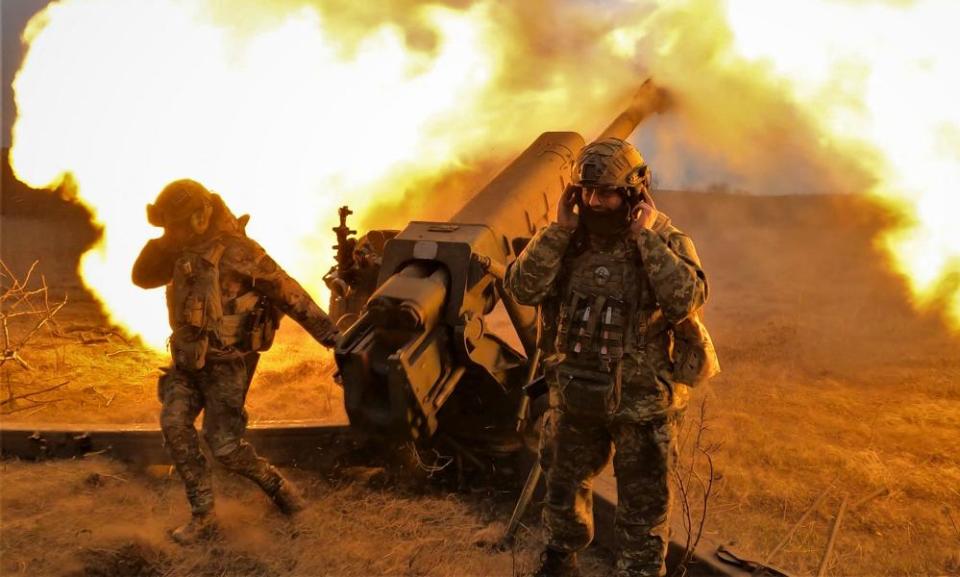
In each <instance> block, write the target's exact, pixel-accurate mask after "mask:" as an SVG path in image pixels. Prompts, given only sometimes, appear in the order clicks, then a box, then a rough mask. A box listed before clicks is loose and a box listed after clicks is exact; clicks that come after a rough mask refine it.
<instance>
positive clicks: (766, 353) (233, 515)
mask: <svg viewBox="0 0 960 577" xmlns="http://www.w3.org/2000/svg"><path fill="white" fill-rule="evenodd" d="M6 184H8V181H7V180H6V179H5V185H6ZM13 193H14V194H18V195H29V194H34V193H30V192H29V191H23V190H14V191H13ZM10 198H11V192H10V187H9V186H5V189H4V202H3V205H2V208H3V217H2V218H3V220H2V224H3V226H2V231H0V235H2V236H0V242H2V245H0V248H2V251H0V252H2V257H3V259H4V260H5V261H6V262H8V263H10V264H12V266H15V267H19V268H21V269H22V268H23V267H24V266H28V265H29V263H30V262H32V261H33V260H34V259H38V258H39V259H40V260H41V265H42V266H43V269H44V271H45V272H46V274H47V277H48V281H49V282H50V283H51V285H52V286H55V287H57V288H59V289H66V290H68V291H70V292H71V294H72V297H75V298H72V301H71V304H70V305H69V306H68V307H67V308H66V309H64V311H63V313H62V314H63V319H62V323H63V324H65V325H70V324H96V323H102V322H103V317H102V315H101V314H100V313H99V310H98V307H97V305H96V304H95V303H93V302H91V301H89V299H87V300H84V298H83V295H84V294H85V293H84V291H83V290H82V287H80V285H79V283H78V281H77V279H76V274H75V272H74V269H75V265H76V262H77V257H78V256H79V254H80V250H81V249H82V247H83V246H85V244H88V243H89V242H92V240H93V239H94V238H95V231H93V230H92V229H91V228H90V226H89V225H87V224H85V223H86V220H85V217H83V212H82V210H80V209H78V208H76V207H73V208H71V207H70V206H69V205H66V204H64V203H63V202H61V201H50V204H49V206H50V207H52V208H50V209H49V210H46V209H44V210H40V211H37V210H36V207H35V206H34V205H33V204H31V202H33V201H32V200H30V199H32V198H33V197H32V196H26V197H25V198H27V199H28V200H29V202H27V201H25V202H24V203H22V204H23V206H20V207H17V205H16V203H11V202H9V199H10ZM43 202H47V201H43ZM658 204H659V206H660V208H661V209H663V210H665V211H666V212H668V213H669V214H670V215H671V216H672V217H673V218H674V221H675V223H676V224H677V225H678V226H680V227H681V228H683V229H684V230H685V231H687V232H688V233H689V234H690V235H691V236H692V237H693V238H694V240H695V241H696V243H697V247H698V250H699V251H700V254H701V257H702V260H703V262H704V266H705V268H706V270H707V272H708V274H709V276H710V280H711V283H712V284H711V299H710V303H709V304H708V307H707V312H706V321H707V323H708V326H709V327H710V330H711V332H712V334H713V336H714V338H715V340H716V342H717V347H718V351H719V353H720V357H721V362H722V364H723V369H724V371H723V373H722V374H721V375H720V376H719V377H717V378H716V379H715V380H714V381H713V382H712V383H710V384H709V385H707V386H705V387H703V388H701V389H699V390H697V391H696V394H695V399H694V403H695V405H698V404H699V403H700V402H701V401H703V400H704V399H705V400H706V403H707V405H706V407H707V420H708V427H709V430H708V432H707V435H708V438H709V439H710V440H711V441H712V442H715V443H717V444H719V447H718V448H716V449H715V450H714V452H713V458H714V460H715V462H716V467H717V480H716V484H715V490H716V492H715V495H714V497H713V498H712V499H711V500H710V503H709V517H708V522H707V531H708V533H709V534H710V535H711V536H712V537H714V538H716V539H718V540H721V541H724V542H727V543H734V544H735V545H734V546H735V547H736V549H737V550H738V551H740V552H742V553H744V554H746V555H749V556H752V557H755V558H762V557H764V556H765V555H766V554H767V553H769V552H770V551H771V550H772V549H773V548H774V546H775V545H776V544H777V543H778V542H779V541H780V540H781V539H782V538H783V537H784V536H785V535H786V534H787V531H788V530H789V528H790V527H791V526H792V525H793V523H794V522H795V521H796V520H797V519H798V518H800V516H801V515H802V513H803V512H804V511H805V510H806V509H807V508H808V507H809V506H810V505H811V503H813V502H814V501H815V500H816V499H817V497H818V496H819V495H820V494H821V493H822V492H823V491H824V490H826V489H827V488H828V487H829V488H830V490H829V493H828V494H827V497H826V498H825V499H824V500H823V501H822V503H821V506H820V507H819V508H818V509H817V511H815V512H814V513H813V514H812V515H810V516H809V518H808V519H807V521H805V522H804V523H803V524H802V525H801V526H800V527H799V529H798V530H797V531H796V533H795V534H794V536H793V537H792V538H791V540H790V541H789V542H788V543H787V544H786V545H785V546H784V547H783V548H782V550H781V552H780V553H779V554H778V555H777V556H776V557H775V558H774V563H775V564H777V565H779V566H781V567H784V568H786V569H789V570H791V571H794V572H796V573H798V574H807V573H814V572H815V571H816V569H817V566H818V565H819V562H820V557H821V555H822V552H823V550H824V548H825V546H826V541H827V534H828V531H829V525H830V522H831V520H832V518H833V515H834V514H835V512H836V511H837V509H838V508H839V506H840V502H841V501H842V500H843V498H844V497H845V496H847V497H848V499H849V500H848V502H849V503H854V502H857V501H859V500H860V499H861V498H862V497H865V496H870V495H875V496H874V497H873V498H872V499H870V500H868V501H866V502H865V503H863V504H862V505H860V506H858V507H857V508H856V509H854V510H852V511H850V512H848V514H847V515H846V517H845V520H844V523H843V527H842V529H841V531H840V533H839V537H838V541H837V544H836V547H835V554H834V556H833V558H832V561H831V563H830V573H831V574H835V575H943V574H960V528H958V527H960V490H958V487H960V357H958V356H957V354H956V350H957V344H958V340H957V337H956V335H955V333H954V332H952V331H951V330H950V329H949V328H947V327H945V326H944V324H943V322H942V321H941V317H940V316H939V315H938V314H936V312H935V311H929V312H917V311H916V310H915V309H914V308H913V307H912V306H911V304H910V299H909V296H908V293H907V290H906V286H905V284H904V282H903V281H902V280H901V279H900V278H899V277H898V276H897V275H895V274H894V273H892V272H890V268H889V266H888V265H887V264H886V261H885V259H884V257H883V255H882V254H881V253H880V252H878V251H877V250H876V249H875V248H874V239H875V237H876V235H877V233H878V232H879V231H880V230H882V229H883V228H884V227H885V226H888V225H889V224H890V223H891V218H890V216H889V215H887V214H886V213H884V211H882V210H880V209H878V208H877V207H875V206H873V205H871V204H870V203H868V202H867V201H865V200H864V199H862V198H858V197H853V196H839V195H838V196H817V197H808V196H793V197H757V196H745V195H735V194H724V193H702V194H701V193H666V192H665V193H661V194H660V195H659V196H658ZM11 206H14V207H15V208H14V209H11V208H10V207H11ZM78 338H79V337H78V336H77V335H75V334H74V335H73V337H72V338H70V339H64V338H55V337H53V336H49V335H47V336H44V337H43V339H42V340H41V341H40V342H38V343H37V345H36V347H35V348H34V349H33V350H31V351H30V353H31V355H32V356H31V358H32V359H33V360H34V362H35V364H36V365H37V366H38V367H39V371H40V373H42V374H43V375H44V376H45V377H47V376H48V377H50V378H51V379H54V378H59V377H61V376H64V377H65V378H69V379H71V381H70V382H69V383H68V384H67V385H65V386H64V387H63V388H61V389H58V390H57V391H56V392H55V393H51V394H49V395H45V396H40V397H38V398H39V399H41V400H47V399H59V400H57V401H56V402H52V403H49V404H43V405H35V404H24V403H21V404H20V405H18V406H17V408H18V409H23V410H18V411H17V412H15V413H12V414H9V415H6V416H4V417H3V419H4V420H5V421H7V422H13V421H19V422H23V421H29V422H79V421H82V422H154V420H155V418H156V412H157V409H158V405H157V402H156V400H155V395H154V386H155V384H154V383H155V377H156V368H155V367H157V366H159V365H160V364H162V363H163V359H162V357H160V356H158V355H156V354H155V353H152V352H150V351H148V350H145V349H141V348H139V347H137V346H136V345H135V344H134V345H129V344H127V343H124V342H122V341H121V340H120V339H119V337H116V336H112V335H111V336H109V337H108V338H107V342H101V343H94V344H87V345H83V344H80V342H79V340H78ZM276 346H277V347H278V350H277V351H271V352H270V353H268V354H267V355H266V356H265V358H264V363H263V365H262V370H261V372H260V373H259V375H258V377H257V379H256V381H255V382H254V385H253V388H252V391H251V396H250V402H249V410H250V413H251V417H252V419H306V418H318V417H329V418H331V419H337V418H342V408H341V405H340V403H341V399H340V396H339V390H338V389H337V388H336V387H335V386H333V385H332V384H331V383H330V382H329V375H330V373H331V372H332V364H331V359H330V358H329V356H326V355H325V353H323V352H322V351H321V350H320V349H319V348H317V347H315V346H314V345H312V344H311V343H310V342H309V340H308V339H307V337H306V336H305V335H304V334H303V333H302V332H301V331H299V330H298V329H296V328H294V327H289V326H288V327H286V328H285V329H284V331H283V333H282V334H281V335H280V338H279V342H278V344H277V345H276ZM119 350H125V351H127V352H124V353H119V354H113V353H116V352H117V351H119ZM111 354H112V356H108V355H111ZM13 376H14V378H15V382H16V383H17V386H18V387H21V389H23V390H28V389H29V388H30V387H31V386H39V385H37V384H36V383H32V382H31V381H30V378H29V377H26V376H24V375H21V374H16V375H13ZM7 378H9V375H8V377H7ZM8 382H9V381H8ZM18 390H20V389H18ZM6 394H7V393H6V392H4V394H3V395H4V397H6ZM7 409H9V407H7ZM692 413H693V412H692ZM688 420H689V419H688ZM291 474H292V475H293V476H295V477H296V478H297V480H298V481H300V482H301V484H303V485H304V486H306V487H307V488H308V493H309V497H310V500H311V502H312V503H313V507H312V508H311V510H310V512H309V513H308V514H307V515H306V516H305V518H304V519H303V520H302V521H300V522H298V523H297V525H296V526H292V525H290V524H288V523H287V522H286V521H285V520H283V519H282V518H280V517H279V516H278V515H276V514H275V513H273V511H271V510H270V508H269V506H268V503H267V502H266V500H265V499H263V498H262V497H261V496H259V495H258V494H257V493H256V491H255V490H254V489H253V488H251V487H250V486H249V485H248V484H246V483H243V482H241V481H239V480H237V479H234V478H232V477H229V476H227V475H220V476H219V477H218V491H219V492H220V493H221V494H222V495H223V498H222V499H221V505H223V506H222V507H221V509H222V515H223V519H224V523H225V525H226V527H227V531H226V538H225V540H224V541H223V542H221V543H220V544H218V545H217V546H216V547H215V548H213V549H209V550H202V549H189V550H186V551H183V550H180V549H179V548H176V547H175V546H173V545H172V544H171V543H170V542H169V541H168V540H167V539H166V537H165V533H164V532H165V530H166V529H167V528H169V527H171V526H173V525H174V524H175V523H177V522H178V521H180V520H182V519H183V518H184V517H185V516H186V505H185V502H184V499H183V497H182V493H181V489H180V486H179V483H178V482H177V480H176V479H175V478H172V477H171V476H170V474H169V471H168V470H166V469H164V470H162V471H157V470H146V471H140V470H133V469H130V468H129V467H126V466H124V465H121V464H118V463H114V462H110V461H107V460H104V459H99V458H97V459H85V460H82V461H75V462H66V463H40V464H31V463H19V462H15V461H6V462H4V463H3V472H2V476H0V484H2V487H0V488H2V495H0V521H2V523H0V545H2V552H3V554H2V556H3V559H2V562H0V571H2V573H3V574H10V575H15V574H25V575H47V574H49V575H64V574H88V575H120V574H140V575H180V574H199V575H224V574H228V575H230V574H254V575H273V574H280V575H313V574H330V575H367V574H405V575H421V574H422V575H427V574H433V575H454V574H456V575H461V574H462V575H480V574H483V575H487V574H490V575H494V574H495V575H519V574H524V573H525V572H528V571H529V570H530V568H531V567H532V566H533V564H534V562H535V557H536V551H537V548H538V545H537V543H536V537H535V534H534V533H525V540H524V541H523V543H522V544H521V547H520V548H519V550H518V552H517V553H516V554H512V553H511V552H495V551H492V550H491V549H490V548H488V547H485V546H483V543H486V542H489V541H490V540H491V537H490V536H491V535H492V534H496V533H497V532H498V531H499V530H502V526H503V523H504V522H505V520H506V518H507V516H508V514H509V498H510V497H509V496H508V497H503V496H498V495H497V494H496V493H497V490H493V489H489V488H487V489H476V490H474V491H466V492H456V491H452V490H450V489H449V488H448V487H446V486H444V485H428V486H427V487H428V488H426V489H424V488H419V489H418V488H414V487H411V486H407V487H406V488H404V486H397V485H396V484H395V483H393V482H389V483H384V481H383V480H382V476H383V474H384V473H383V472H381V471H379V470H364V469H358V470H351V472H350V473H344V472H342V471H341V472H339V473H336V474H334V475H332V476H331V474H326V473H323V474H321V473H317V472H307V471H292V472H291ZM91 479H94V480H91ZM401 485H402V484H401ZM878 492H880V493H878ZM530 521H531V523H532V524H535V514H534V515H531V518H530ZM606 559H607V558H606V554H605V553H604V552H603V551H600V550H597V551H595V552H594V553H591V555H590V556H588V559H587V562H588V567H587V571H586V574H587V575H603V574H606V573H607V572H608V570H609V569H608V567H609V566H608V565H606V562H607V561H606Z"/></svg>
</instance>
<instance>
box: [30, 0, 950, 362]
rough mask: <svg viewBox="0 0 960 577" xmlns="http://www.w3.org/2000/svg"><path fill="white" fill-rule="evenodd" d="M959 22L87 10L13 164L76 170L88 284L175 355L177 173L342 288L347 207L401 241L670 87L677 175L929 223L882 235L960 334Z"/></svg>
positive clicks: (881, 10) (35, 25)
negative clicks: (529, 147) (418, 224)
mask: <svg viewBox="0 0 960 577" xmlns="http://www.w3.org/2000/svg"><path fill="white" fill-rule="evenodd" d="M335 9H336V11H335ZM381 11H382V12H384V14H382V15H378V14H376V13H377V12H381ZM956 12H957V10H956V8H955V7H954V6H953V3H952V2H951V1H950V0H917V1H915V2H899V1H892V0H891V2H889V3H888V4H864V3H853V2H846V1H842V0H834V1H828V0H809V1H806V2H803V3H789V4H783V3H775V2H759V1H751V0H728V1H727V2H725V3H717V2H714V1H713V0H686V1H681V2H667V1H665V0H663V1H660V2H627V1H623V2H615V1H613V0H611V1H610V2H608V3H602V4H601V3H597V2H587V1H579V0H565V1H560V0H558V1H557V2H555V3H553V4H544V3H529V4H528V3H517V4H516V5H514V6H504V5H503V4H502V3H498V2H495V1H493V0H482V1H479V2H475V3H473V4H471V5H470V6H469V7H466V8H451V7H446V6H443V5H440V4H424V5H415V4H414V3H413V2H412V1H410V2H401V3H399V4H396V5H394V4H391V5H390V6H386V7H383V8H382V9H380V8H378V9H375V10H371V9H369V8H364V7H363V6H359V5H357V4H352V3H350V2H327V3H324V4H323V7H317V6H314V5H313V4H312V3H310V1H309V0H289V1H287V2H283V3H269V4H256V3H253V2H249V1H248V2H237V3H231V9H230V11H229V13H227V11H225V10H223V9H222V7H220V6H219V4H218V3H216V2H213V1H212V0H202V1H197V2H186V1H184V0H144V1H142V2H136V3H130V2H125V1H124V0H62V1H60V2H58V3H56V4H52V5H51V6H49V7H48V8H47V9H46V10H44V12H43V13H41V14H40V15H38V17H36V18H35V19H34V20H33V21H31V24H30V26H29V27H28V30H27V32H26V34H25V39H26V40H27V42H28V43H29V51H28V53H27V56H26V58H25V61H24V63H23V65H22V68H21V70H20V71H19V73H18V75H17V77H16V80H15V83H14V89H15V95H16V101H17V106H18V119H17V122H16V124H15V126H14V143H13V149H12V151H11V163H12V165H13V168H14V170H15V172H16V174H17V176H18V177H19V178H20V179H21V180H23V181H25V182H27V183H28V184H31V185H33V186H43V185H47V184H50V183H53V182H56V181H57V180H59V179H60V178H62V176H63V175H64V174H65V173H67V172H69V173H72V175H73V176H74V178H75V180H76V182H77V184H78V186H79V194H80V198H81V200H82V201H83V202H84V203H85V204H86V205H87V206H88V207H89V208H90V209H91V210H92V212H93V213H94V215H95V219H96V220H97V222H98V223H99V224H102V225H103V226H104V230H105V233H104V238H103V240H102V242H101V243H100V244H99V245H98V247H96V249H94V250H93V251H91V252H90V253H88V254H86V255H85V256H84V258H83V260H82V262H81V274H82V277H83V279H84V282H85V283H86V284H87V286H89V287H90V288H91V289H92V290H93V292H94V293H95V294H96V295H98V297H99V298H100V299H101V300H102V301H103V302H104V303H107V306H108V308H109V310H110V312H111V315H112V317H113V319H114V321H116V322H118V323H121V324H123V325H125V326H127V327H128V328H130V329H131V330H132V331H133V332H135V333H138V334H141V335H143V336H144V337H145V338H146V339H147V340H148V341H149V342H151V343H154V344H156V345H158V346H159V345H160V343H162V341H163V338H164V337H165V335H166V333H167V329H166V320H165V313H164V306H163V304H162V302H161V297H160V295H159V294H157V291H153V292H145V291H140V290H138V289H136V288H135V287H133V286H132V285H131V283H130V282H129V270H130V266H131V264H132V262H133V260H134V258H135V256H136V254H137V251H138V249H139V247H140V246H142V244H143V242H144V241H145V240H146V239H147V238H149V237H150V236H155V235H156V234H157V233H158V231H157V230H156V229H151V228H150V227H149V226H147V224H146V222H145V219H144V206H145V205H146V203H147V202H150V201H151V200H152V198H153V197H154V196H155V194H156V193H157V191H159V190H160V188H161V187H162V186H163V185H164V184H165V183H166V182H169V181H171V180H174V179H176V178H182V177H190V178H194V179H197V180H199V181H201V182H203V183H205V184H206V185H208V186H209V187H211V188H213V189H214V190H216V191H218V192H219V193H220V194H221V195H222V196H223V197H224V198H225V200H226V201H227V203H228V204H229V205H230V206H231V207H232V208H233V209H234V210H235V212H237V213H238V214H239V213H244V212H249V213H251V214H252V215H253V219H252V220H251V223H250V226H249V229H248V230H249V231H250V233H251V236H253V237H255V238H257V239H258V240H259V241H260V242H261V243H262V244H264V245H265V247H266V248H267V249H268V250H269V251H270V252H271V253H272V254H273V255H274V256H275V258H276V259H277V260H278V261H279V262H280V263H281V264H282V265H284V266H285V267H286V268H287V269H288V270H289V271H290V272H291V273H292V274H293V275H294V276H297V277H299V278H300V279H301V280H302V281H303V282H304V284H305V285H306V286H307V288H308V289H309V290H310V291H311V292H312V293H313V294H314V295H315V296H321V295H322V294H324V292H325V291H324V290H323V287H322V283H321V281H320V279H321V277H322V274H323V273H324V272H325V271H326V269H327V268H328V266H329V264H330V262H331V260H332V253H331V251H330V249H329V247H330V245H331V244H332V242H331V241H332V235H331V234H330V233H329V232H328V231H329V228H330V226H331V225H332V224H334V220H335V214H336V210H335V208H336V207H337V206H339V205H341V204H350V205H351V207H352V208H354V210H355V211H357V212H358V213H359V214H360V215H365V216H366V219H365V220H369V219H370V217H371V215H373V214H374V212H375V211H376V210H377V206H382V205H384V203H386V204H387V205H389V206H395V207H399V210H398V212H397V213H396V214H389V215H379V216H378V217H377V218H376V221H377V222H378V223H385V222H392V223H393V224H394V225H396V226H400V225H402V224H403V220H404V219H405V218H406V217H410V216H414V215H417V216H420V217H421V218H423V216H424V213H425V212H426V213H428V214H429V215H430V216H432V217H441V216H442V215H443V214H444V212H445V211H444V210H441V209H439V208H438V206H442V207H443V208H444V209H446V214H449V213H450V212H452V211H453V210H454V209H455V208H456V206H454V204H455V202H456V201H457V200H459V199H458V198H451V196H452V195H451V193H450V191H448V190H442V191H432V190H428V191H425V192H423V193H419V192H418V190H417V189H418V187H419V186H421V184H422V183H424V182H437V181H439V179H442V178H443V177H444V176H445V175H450V174H451V173H452V172H456V171H459V170H462V169H463V168H464V167H467V166H473V165H475V164H476V163H477V162H479V161H481V160H486V161H488V162H489V161H491V160H492V161H493V162H497V161H502V160H505V159H507V158H509V157H511V156H512V155H514V154H516V153H517V152H518V151H519V150H520V149H521V148H522V147H524V146H525V145H526V144H527V143H529V142H530V141H532V139H533V138H534V137H535V136H536V135H537V134H538V133H539V132H541V131H543V130H569V129H574V130H580V131H582V132H583V133H584V134H585V135H586V136H588V137H589V136H590V135H592V134H594V133H595V132H593V131H596V130H597V129H599V128H600V127H601V126H602V125H604V124H605V122H606V121H608V120H609V119H610V118H611V117H612V115H613V114H614V113H615V112H616V111H617V110H618V108H619V105H620V104H621V103H622V102H623V101H624V100H625V99H626V98H627V97H628V95H629V93H630V92H632V90H634V89H635V88H636V87H637V86H638V85H639V83H640V82H641V81H642V80H643V78H645V77H646V76H647V75H648V74H652V75H653V76H654V78H655V79H656V80H657V81H658V83H659V84H661V85H663V86H667V87H668V88H669V89H671V90H672V91H673V93H674V95H675V96H676V98H677V100H678V102H679V107H678V108H677V109H676V110H677V113H676V114H674V115H672V117H670V118H664V119H662V120H658V121H656V122H654V123H652V124H651V125H650V126H648V127H645V128H644V130H643V131H642V134H641V144H642V149H643V150H644V152H645V153H647V154H646V155H647V157H648V160H650V161H651V164H652V166H653V167H654V172H655V174H658V175H659V178H660V182H661V183H662V184H667V185H673V186H678V185H685V184H689V182H688V181H686V180H685V175H687V174H689V173H690V172H691V169H692V168H701V167H702V165H706V166H709V167H713V168H715V169H716V170H717V171H718V172H719V173H720V174H723V175H725V176H727V177H729V178H730V179H731V180H732V181H735V182H739V183H741V185H742V186H745V187H747V188H751V189H753V190H754V191H755V192H764V191H767V190H771V189H776V190H777V191H780V192H783V191H788V192H798V191H808V190H812V189H815V190H830V191H835V190H846V191H869V193H870V194H871V195H873V196H874V197H876V198H877V199H879V200H881V201H883V202H886V203H888V204H890V205H892V206H895V207H897V208H898V209H900V210H901V211H902V212H903V213H904V214H905V215H906V216H907V217H909V220H910V221H911V222H912V223H913V225H912V226H910V227H908V228H903V229H899V230H895V231H890V232H889V233H888V234H887V235H885V236H884V237H883V239H881V241H880V242H881V243H882V245H883V246H884V247H885V249H886V250H888V251H889V253H890V254H891V258H892V261H893V263H894V265H895V266H896V267H897V269H898V270H900V271H901V272H902V273H903V274H904V275H906V276H907V278H908V279H910V284H911V287H912V288H913V291H914V294H915V295H916V300H917V304H918V305H920V306H928V305H930V304H931V303H941V302H942V303H943V304H944V305H945V307H944V310H946V311H947V312H948V314H949V316H950V318H951V319H953V321H954V323H955V324H957V325H958V326H960V290H958V288H960V287H958V285H960V283H958V282H957V280H956V277H957V274H958V264H957V263H958V260H960V236H958V233H957V231H958V230H960V229H958V227H955V226H953V225H952V218H953V215H954V214H957V211H956V210H955V209H957V208H958V206H957V204H958V200H956V199H957V196H956V195H955V194H953V191H952V187H954V186H955V183H957V182H960V179H958V176H960V174H958V166H960V162H958V157H960V116H958V114H960V109H958V107H956V106H955V104H954V103H955V102H960V88H958V85H960V84H958V82H956V81H955V74H954V73H953V71H955V70H956V69H957V62H956V60H957V58H958V55H960V46H958V42H960V41H958V40H957V39H956V36H955V35H954V34H953V33H952V30H951V26H952V24H953V23H954V22H955V21H956V16H957V14H956ZM784 183H787V184H792V185H793V188H790V187H785V186H784ZM477 184H479V183H477ZM453 196H455V195H453ZM446 205H450V206H446Z"/></svg>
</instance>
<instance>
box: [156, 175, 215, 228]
mask: <svg viewBox="0 0 960 577" xmlns="http://www.w3.org/2000/svg"><path fill="white" fill-rule="evenodd" d="M212 202H213V193H211V192H210V191H209V190H207V189H206V187H204V186H203V185H202V184H200V183H199V182H197V181H195V180H190V179H189V178H184V179H181V180H175V181H173V182H171V183H170V184H168V185H167V186H165V187H163V190H161V191H160V194H158V195H157V200H155V201H154V203H153V204H148V205H147V221H149V222H150V224H152V225H153V226H167V225H168V224H172V223H175V222H178V221H182V220H184V219H186V218H188V217H189V216H190V215H191V214H193V213H194V212H195V211H197V210H200V209H202V208H203V207H204V206H209V205H210V204H211V203H212Z"/></svg>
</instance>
